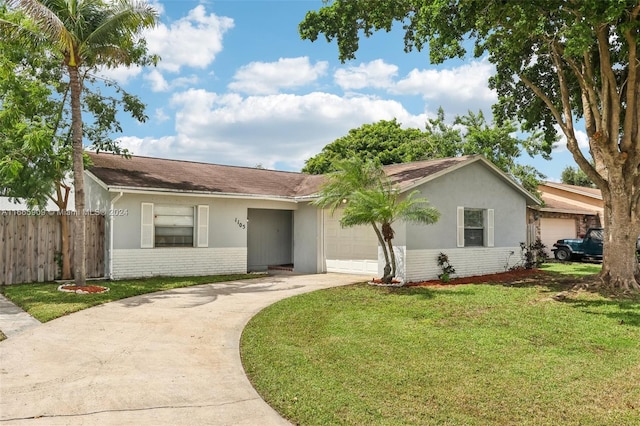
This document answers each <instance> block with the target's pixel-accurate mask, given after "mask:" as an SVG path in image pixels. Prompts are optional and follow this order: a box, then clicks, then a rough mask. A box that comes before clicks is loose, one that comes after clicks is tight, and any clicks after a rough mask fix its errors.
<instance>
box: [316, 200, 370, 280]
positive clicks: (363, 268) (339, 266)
mask: <svg viewBox="0 0 640 426" xmlns="http://www.w3.org/2000/svg"><path fill="white" fill-rule="evenodd" d="M340 217H341V214H340V211H339V210H338V211H336V212H335V213H334V214H333V215H331V214H330V213H329V212H328V211H327V210H325V211H324V252H325V259H326V264H327V272H341V273H350V274H366V275H372V276H375V275H377V274H378V239H377V238H376V234H375V232H374V231H373V228H371V226H354V227H351V228H342V227H341V226H340Z"/></svg>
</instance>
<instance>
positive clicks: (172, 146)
mask: <svg viewBox="0 0 640 426" xmlns="http://www.w3.org/2000/svg"><path fill="white" fill-rule="evenodd" d="M170 103H171V106H172V107H173V108H176V110H177V112H176V116H175V122H176V135H175V136H171V137H165V138H161V139H152V138H145V139H140V138H121V139H120V141H121V143H122V145H123V146H125V147H127V148H129V149H130V150H131V151H133V152H134V154H138V155H149V156H158V157H169V158H181V159H189V160H197V161H206V162H212V163H218V164H233V165H244V166H249V167H253V166H255V165H256V164H262V165H264V166H265V167H267V168H275V166H276V164H278V168H280V169H283V168H284V169H288V170H300V169H301V168H302V167H303V166H304V161H305V160H306V159H308V158H309V157H311V156H313V155H315V154H317V153H318V152H320V150H321V149H322V148H323V147H324V146H325V145H326V144H328V143H330V142H333V141H334V140H335V139H337V138H339V137H341V136H344V135H345V134H347V132H348V131H349V130H350V129H352V128H356V127H359V126H361V125H362V124H365V123H373V122H376V121H379V120H382V119H385V120H390V119H392V118H394V117H397V118H398V121H400V122H402V123H403V124H404V125H405V126H407V127H423V125H424V122H425V121H426V119H427V116H426V115H425V114H420V115H412V114H410V113H409V112H407V110H406V109H405V108H404V107H403V106H402V105H401V104H400V103H399V102H396V101H393V100H383V99H377V98H374V97H370V96H352V97H340V96H337V95H333V94H329V93H322V92H313V93H309V94H306V95H293V94H276V95H268V96H248V97H243V96H240V95H238V94H224V95H219V94H216V93H212V92H207V91H205V90H201V89H199V90H196V89H192V90H188V91H185V92H182V93H179V94H176V95H174V96H173V97H172V99H171V102H170Z"/></svg>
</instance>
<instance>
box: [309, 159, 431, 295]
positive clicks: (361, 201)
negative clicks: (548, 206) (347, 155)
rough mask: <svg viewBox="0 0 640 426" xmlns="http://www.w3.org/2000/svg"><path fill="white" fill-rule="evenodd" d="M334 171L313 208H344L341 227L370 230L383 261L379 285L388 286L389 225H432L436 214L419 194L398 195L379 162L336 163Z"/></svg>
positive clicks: (392, 265) (392, 268) (391, 269)
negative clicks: (365, 226)
mask: <svg viewBox="0 0 640 426" xmlns="http://www.w3.org/2000/svg"><path fill="white" fill-rule="evenodd" d="M336 168H337V171H336V172H333V173H330V174H329V175H328V179H327V182H326V183H325V185H323V187H322V189H321V191H320V194H319V198H318V199H317V200H316V201H315V204H316V205H319V206H321V207H330V211H331V213H332V214H333V213H334V212H335V210H336V209H337V208H338V207H340V206H341V205H344V206H345V207H344V211H343V214H342V218H341V219H340V225H341V226H343V227H351V226H357V225H366V224H370V225H371V226H372V227H373V229H374V231H375V233H376V236H377V238H378V243H379V244H380V246H381V247H382V253H383V254H384V258H385V267H384V273H383V276H382V282H383V283H387V284H388V283H391V281H392V280H393V277H395V276H396V272H397V263H396V256H395V253H394V251H393V243H392V240H393V237H394V234H395V232H394V230H393V227H392V224H393V223H394V222H395V221H396V220H403V221H405V222H411V223H422V224H432V223H435V222H436V221H437V220H438V218H439V217H440V213H439V212H438V211H437V210H436V209H435V208H433V207H429V205H428V202H427V200H426V199H425V198H415V196H416V195H417V194H418V193H419V191H414V192H412V193H410V194H408V195H407V196H403V195H401V194H400V192H399V191H398V190H397V188H394V186H393V185H392V184H391V182H390V181H389V179H388V178H387V177H386V176H385V174H384V171H383V169H382V166H381V165H380V163H379V162H374V161H367V162H363V161H362V160H360V159H358V158H353V159H349V160H345V161H341V162H339V163H338V164H337V165H336Z"/></svg>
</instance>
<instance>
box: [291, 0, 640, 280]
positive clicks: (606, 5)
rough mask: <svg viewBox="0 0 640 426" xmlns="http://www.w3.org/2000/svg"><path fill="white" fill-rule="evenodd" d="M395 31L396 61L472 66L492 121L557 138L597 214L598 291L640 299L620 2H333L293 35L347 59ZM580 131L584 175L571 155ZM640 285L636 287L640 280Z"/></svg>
mask: <svg viewBox="0 0 640 426" xmlns="http://www.w3.org/2000/svg"><path fill="white" fill-rule="evenodd" d="M395 23H399V24H400V25H401V26H402V29H403V30H404V33H405V37H404V43H405V50H406V51H410V50H413V49H416V50H421V49H423V48H424V47H426V46H428V47H429V57H430V60H431V62H432V63H436V64H438V63H442V62H443V61H445V60H446V59H449V58H465V57H466V55H467V48H466V45H467V43H468V42H469V40H473V42H474V46H475V48H474V50H473V54H474V56H476V57H482V56H484V55H487V56H488V59H489V61H490V62H491V63H493V64H494V65H495V67H496V74H495V75H494V76H493V77H492V78H491V79H490V81H489V85H490V87H491V88H493V89H495V90H496V92H497V93H498V102H497V104H496V105H495V106H494V115H495V116H496V117H497V119H498V120H499V121H506V120H510V119H515V120H517V121H518V122H520V123H521V126H522V128H523V130H525V131H531V132H537V131H541V132H543V135H544V138H543V139H542V140H543V144H542V146H541V148H542V149H544V150H545V151H546V152H550V149H551V147H552V144H553V142H554V141H555V138H556V137H557V128H559V129H560V131H561V132H562V133H563V134H564V136H565V137H566V139H567V148H568V150H569V151H570V152H571V153H572V155H573V158H574V160H575V161H576V163H577V165H578V166H579V167H580V168H581V169H582V170H583V171H584V172H585V174H586V175H587V176H588V177H589V178H590V179H591V180H592V181H593V182H594V183H595V184H596V185H597V186H598V188H600V190H601V191H602V195H603V200H604V204H605V217H604V224H605V232H606V235H605V245H604V262H603V268H602V273H601V275H600V276H601V278H602V280H603V283H604V284H606V285H609V286H612V287H616V288H622V289H633V290H636V291H637V290H640V284H639V283H638V281H637V280H636V277H640V268H639V266H638V262H637V260H636V257H635V240H636V238H637V236H638V234H640V113H639V111H640V75H639V71H640V61H639V60H638V59H639V58H638V44H639V41H640V39H639V31H640V5H639V4H638V2H637V0H619V1H570V0H531V1H489V0H478V1H475V0H474V1H468V0H457V1H456V0H452V1H441V0H403V1H368V0H335V1H332V2H328V3H327V4H326V5H325V6H324V7H322V8H321V9H320V10H318V11H310V12H308V13H307V15H306V16H305V18H304V20H303V21H302V22H301V23H300V26H299V31H300V35H301V36H302V38H304V39H309V40H312V41H314V40H316V39H317V38H318V36H319V35H320V34H323V35H324V36H325V38H326V40H327V41H331V40H334V39H335V40H337V44H338V50H339V54H338V55H339V58H340V59H341V60H343V61H344V60H348V59H353V58H355V53H356V51H357V50H358V47H359V46H358V41H359V39H360V37H361V36H365V37H367V36H369V35H371V34H372V33H373V32H375V31H379V30H385V31H389V30H391V28H392V27H393V26H394V24H395ZM580 120H583V121H584V123H585V129H586V132H587V136H588V137H589V151H590V156H591V158H592V159H593V164H592V163H590V161H589V160H588V159H587V157H586V156H585V154H584V153H583V152H582V151H581V149H580V147H579V145H578V139H577V136H576V123H577V122H579V121H580ZM639 279H640V278H639Z"/></svg>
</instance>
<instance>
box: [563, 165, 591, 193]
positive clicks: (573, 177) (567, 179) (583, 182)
mask: <svg viewBox="0 0 640 426" xmlns="http://www.w3.org/2000/svg"><path fill="white" fill-rule="evenodd" d="M560 180H561V181H562V183H566V184H567V185H576V186H585V187H588V188H593V187H594V185H593V182H591V179H589V176H587V175H586V173H585V172H583V171H582V170H581V169H579V168H576V167H571V166H567V167H565V168H564V170H562V175H561V177H560Z"/></svg>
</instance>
